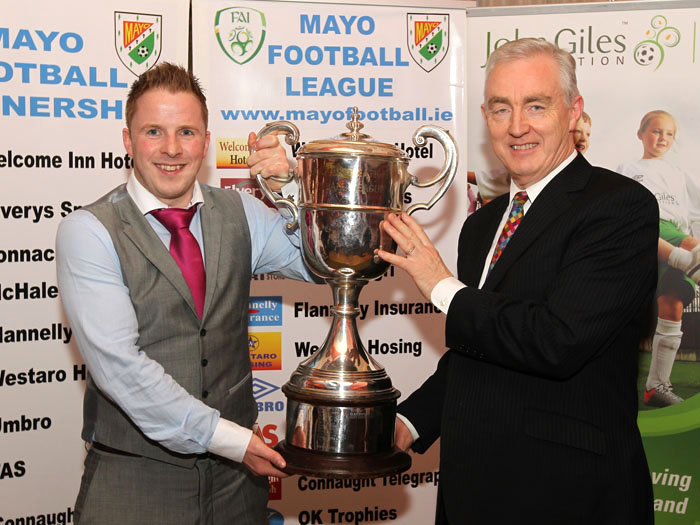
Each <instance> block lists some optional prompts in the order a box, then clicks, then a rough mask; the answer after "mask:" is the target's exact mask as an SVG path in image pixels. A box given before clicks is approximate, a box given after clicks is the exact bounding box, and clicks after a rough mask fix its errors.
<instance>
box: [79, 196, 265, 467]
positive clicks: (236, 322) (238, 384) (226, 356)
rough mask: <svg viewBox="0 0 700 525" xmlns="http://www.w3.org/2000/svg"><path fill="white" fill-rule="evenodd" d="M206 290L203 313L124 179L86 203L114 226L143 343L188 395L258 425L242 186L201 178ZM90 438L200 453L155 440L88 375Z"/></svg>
mask: <svg viewBox="0 0 700 525" xmlns="http://www.w3.org/2000/svg"><path fill="white" fill-rule="evenodd" d="M202 193H203V196H204V203H205V204H204V206H203V207H202V210H201V218H202V233H203V238H204V253H205V264H206V296H205V300H204V313H203V315H202V319H201V320H200V319H199V317H198V316H197V312H196V310H195V306H194V301H193V299H192V294H191V292H190V289H189V287H188V286H187V283H186V282H185V279H184V278H183V276H182V272H181V271H180V268H179V267H178V266H177V263H175V260H174V259H173V258H172V256H171V255H170V253H169V251H168V249H167V248H166V247H165V246H164V245H163V242H162V241H161V240H160V239H159V238H158V236H157V235H156V233H155V232H154V231H153V229H152V228H151V226H150V225H149V224H148V222H147V221H146V219H145V218H144V217H143V215H142V214H141V212H140V211H139V210H138V208H137V207H136V205H135V204H134V201H133V200H132V199H131V197H129V195H128V194H127V192H126V185H121V186H119V187H118V188H116V189H114V190H113V191H111V192H110V193H108V194H107V195H105V196H104V197H102V198H101V199H100V200H98V201H97V202H95V203H93V204H90V205H89V206H87V207H86V208H85V209H87V210H88V211H90V212H92V213H93V214H94V215H95V216H96V217H97V218H98V219H99V220H100V222H101V223H102V224H104V226H105V228H107V231H108V232H109V235H110V236H111V238H112V241H113V243H114V247H115V248H116V251H117V255H118V256H119V261H120V263H121V270H122V275H123V278H124V283H125V284H126V286H127V287H128V288H129V293H130V295H131V302H132V303H133V305H134V309H135V311H136V317H137V319H138V324H139V339H138V341H137V344H138V346H139V347H140V348H141V350H142V351H144V352H145V353H146V354H147V355H148V357H150V358H151V359H153V360H155V361H157V362H158V363H160V364H161V365H162V366H163V367H164V368H165V372H166V373H167V374H169V375H171V376H172V377H173V379H175V381H177V382H178V383H179V384H180V385H181V386H182V387H183V388H184V389H185V390H187V392H189V393H190V394H192V395H193V396H195V397H196V398H197V399H200V400H202V401H203V402H204V403H206V404H207V405H209V406H211V407H213V408H216V409H217V410H219V411H220V412H221V416H222V417H224V418H226V419H229V420H231V421H234V422H236V423H238V424H240V425H243V426H244V427H248V428H251V427H252V425H253V423H254V422H255V418H256V417H257V407H256V404H255V400H254V399H253V392H252V381H251V371H250V357H249V352H248V300H249V293H250V277H251V270H250V266H251V247H250V233H249V228H248V222H247V220H246V217H245V213H244V210H243V205H242V203H241V199H240V196H239V195H238V192H236V191H231V190H222V189H217V188H212V187H209V186H206V185H202ZM83 411H84V414H83V433H82V435H83V439H85V440H86V441H89V440H91V439H92V436H93V432H94V439H95V441H97V442H99V443H102V444H103V445H107V446H109V447H112V448H115V449H118V450H122V451H125V452H129V453H132V454H138V455H140V456H146V457H149V458H153V459H156V460H159V461H165V462H167V463H172V464H176V465H182V466H191V465H193V464H194V461H195V460H196V458H197V456H196V455H185V454H178V453H175V452H172V451H170V450H168V449H166V448H165V447H163V446H161V445H159V444H158V443H157V442H155V441H152V440H150V439H149V438H147V437H146V436H145V435H144V434H143V432H141V431H140V430H139V429H138V428H137V427H136V425H134V423H132V422H131V420H130V419H129V417H128V416H127V415H126V414H125V413H124V412H123V411H122V410H121V409H120V408H119V407H118V406H117V404H116V403H114V402H112V401H110V400H109V399H108V398H107V397H106V396H105V395H104V394H103V393H102V392H101V391H100V390H99V389H98V388H97V387H96V386H95V383H94V382H93V381H92V380H91V379H90V377H89V376H88V381H87V389H86V392H85V401H84V407H83Z"/></svg>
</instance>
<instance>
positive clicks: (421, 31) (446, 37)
mask: <svg viewBox="0 0 700 525" xmlns="http://www.w3.org/2000/svg"><path fill="white" fill-rule="evenodd" d="M406 26H407V27H406V29H407V33H408V52H409V53H410V54H411V57H412V58H413V60H414V61H415V62H416V64H418V65H419V66H420V67H422V68H423V69H424V70H425V71H428V72H430V71H432V70H433V69H435V68H436V67H437V66H438V65H439V64H440V62H442V60H443V58H445V56H446V55H447V49H448V48H449V46H450V15H447V14H433V13H408V14H407V15H406Z"/></svg>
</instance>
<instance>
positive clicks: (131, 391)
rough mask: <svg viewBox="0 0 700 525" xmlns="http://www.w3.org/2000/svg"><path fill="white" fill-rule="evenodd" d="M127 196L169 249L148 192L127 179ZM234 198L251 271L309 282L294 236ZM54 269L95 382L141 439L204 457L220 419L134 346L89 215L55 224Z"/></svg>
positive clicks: (116, 279) (103, 240)
mask: <svg viewBox="0 0 700 525" xmlns="http://www.w3.org/2000/svg"><path fill="white" fill-rule="evenodd" d="M127 191H128V192H129V194H130V195H131V196H132V198H133V199H134V201H135V202H136V204H137V206H138V207H139V209H140V210H141V212H143V213H144V214H145V218H146V220H147V221H148V223H149V224H150V225H151V227H152V228H153V230H154V231H155V233H156V234H157V235H158V237H159V238H160V239H161V241H163V244H164V245H165V246H166V247H169V246H170V233H169V232H168V230H166V229H165V227H164V226H163V225H162V224H161V223H160V222H158V221H157V220H156V219H155V218H154V217H153V216H152V215H150V214H148V212H149V211H151V210H152V209H155V208H165V207H167V206H166V205H164V204H163V203H161V202H160V201H158V200H157V199H156V198H155V197H154V196H153V195H152V194H150V193H148V191H147V190H146V189H145V188H144V187H143V186H141V185H140V184H139V183H138V181H136V179H135V178H134V176H133V174H132V175H131V177H130V179H129V182H128V183H127ZM241 199H242V201H243V208H244V211H245V215H246V218H247V220H248V227H249V230H250V240H251V253H252V259H251V270H252V272H253V273H254V274H261V273H273V272H274V273H277V274H280V275H284V276H285V277H290V278H293V279H300V280H306V281H312V280H313V277H312V275H311V274H310V272H309V271H308V269H307V268H306V266H305V265H304V262H303V260H302V257H301V250H300V249H299V244H300V237H299V235H298V233H297V234H296V235H290V234H288V233H287V232H286V231H285V228H284V225H285V219H284V218H283V217H282V216H280V214H279V213H277V212H276V211H274V210H272V209H270V208H268V207H267V206H265V204H263V203H262V202H261V201H260V200H259V199H257V198H255V197H252V196H250V195H248V194H246V193H241ZM198 202H200V203H202V202H203V201H202V199H201V190H200V188H199V185H198V184H197V185H196V187H195V191H194V194H193V200H192V203H191V204H192V205H193V204H197V203H198ZM154 206H155V207H154ZM202 206H205V204H200V205H199V208H198V210H197V212H196V214H195V215H194V217H193V219H192V223H191V224H190V230H191V231H192V233H193V235H194V236H195V238H196V239H197V241H198V242H199V244H200V247H202V257H204V251H203V242H202V224H201V217H200V211H201V208H202ZM205 265H206V259H205ZM56 267H57V273H58V284H59V290H60V293H61V297H62V300H63V304H64V308H65V311H66V314H67V316H68V319H69V321H70V323H71V327H72V329H73V334H74V335H75V338H76V341H77V343H78V347H79V349H80V352H81V354H82V356H83V359H84V360H85V363H86V365H87V367H88V369H89V371H90V374H91V376H92V378H93V380H94V381H95V384H96V385H97V386H98V387H99V388H100V390H101V391H102V392H103V393H104V394H105V395H107V397H109V398H110V399H112V400H113V401H115V402H116V403H117V404H118V405H119V406H120V407H121V408H122V409H123V410H124V411H125V412H126V414H127V415H128V416H129V417H130V418H131V420H132V421H133V422H134V423H135V424H136V425H137V426H138V427H139V428H140V429H141V430H142V431H143V432H144V434H146V436H148V437H149V438H151V439H153V440H155V441H158V442H160V443H161V444H162V445H163V446H165V447H167V448H169V449H170V450H173V451H175V452H180V453H184V454H187V453H195V454H199V453H203V452H206V451H207V450H208V447H209V446H210V442H211V439H212V436H213V434H214V431H215V429H216V427H217V425H218V423H219V420H220V418H219V412H218V411H217V410H215V409H213V408H211V407H209V406H207V405H206V404H204V403H203V402H201V401H200V400H198V399H196V398H195V397H194V396H191V395H190V394H189V393H188V392H187V391H186V390H185V389H184V388H182V387H181V386H180V385H179V384H178V383H177V382H176V381H174V380H173V378H172V377H170V376H169V375H168V374H166V373H165V371H164V370H163V367H162V366H161V365H160V364H159V363H158V362H156V361H153V360H152V359H149V358H148V356H147V355H146V354H145V353H144V352H142V351H141V349H140V348H139V347H138V346H137V344H136V342H137V340H138V337H139V333H138V320H137V318H136V313H135V311H134V308H133V305H132V304H131V300H130V298H129V289H128V288H127V287H126V286H125V285H124V281H123V278H122V272H121V265H120V262H119V257H118V256H117V252H116V250H115V248H114V244H113V243H112V240H111V238H110V235H109V233H108V232H107V230H106V229H105V227H104V225H103V224H102V223H101V222H100V221H99V220H98V219H97V218H96V217H95V216H94V215H93V214H92V213H90V212H88V211H86V210H76V211H74V212H73V213H71V214H70V215H68V216H67V217H65V218H64V219H63V220H62V221H61V223H60V225H59V227H58V232H57V236H56ZM221 422H222V423H223V422H224V420H223V419H221ZM228 423H230V422H228ZM230 425H234V424H232V423H230V424H229V426H230ZM241 430H243V429H241ZM249 439H250V430H246V432H244V433H242V434H239V441H240V443H239V447H240V448H242V452H245V448H246V447H247V444H248V440H249ZM236 455H237V456H238V454H236ZM240 458H242V454H240ZM231 459H236V460H240V459H239V458H238V457H236V458H231Z"/></svg>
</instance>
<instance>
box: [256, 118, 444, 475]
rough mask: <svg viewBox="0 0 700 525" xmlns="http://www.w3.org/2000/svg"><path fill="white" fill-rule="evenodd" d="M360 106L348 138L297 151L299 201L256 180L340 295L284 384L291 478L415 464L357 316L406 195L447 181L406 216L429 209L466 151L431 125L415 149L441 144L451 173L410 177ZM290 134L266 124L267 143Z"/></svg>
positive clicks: (382, 471) (293, 138)
mask: <svg viewBox="0 0 700 525" xmlns="http://www.w3.org/2000/svg"><path fill="white" fill-rule="evenodd" d="M362 127H363V124H362V123H361V122H360V118H359V113H358V111H357V108H353V113H352V117H351V120H350V122H348V123H347V128H348V129H349V131H348V132H346V133H343V134H341V135H340V136H339V137H338V138H336V139H329V140H319V141H312V142H309V143H307V144H305V145H304V146H302V147H301V148H300V149H299V151H298V153H297V160H298V165H297V168H296V169H294V170H290V174H289V177H288V178H286V179H276V180H278V181H281V182H288V181H292V180H293V181H295V182H296V183H297V185H298V187H299V198H298V203H295V202H294V201H293V200H291V199H287V198H283V197H281V196H279V195H277V194H275V193H273V192H272V191H271V190H270V188H269V186H268V184H267V182H266V180H265V179H264V178H263V177H262V176H260V175H258V176H257V180H258V184H259V185H260V187H261V189H262V191H263V193H264V194H265V196H266V197H267V198H268V199H269V200H270V201H272V202H273V203H274V204H275V205H276V206H277V207H278V208H279V209H280V210H283V209H286V210H288V211H289V212H290V213H291V220H290V222H289V223H288V224H287V228H289V229H290V230H293V229H296V228H300V230H301V243H302V250H303V256H304V260H305V262H306V264H307V265H308V266H309V268H310V269H311V270H312V271H313V272H314V273H315V274H316V275H318V276H319V277H322V278H323V279H325V281H326V282H327V283H328V284H329V285H330V287H331V290H332V292H333V308H332V323H331V328H330V331H329V333H328V335H327V337H326V340H325V342H324V343H323V345H321V346H320V347H319V350H318V351H317V352H316V353H315V354H314V355H312V356H311V357H309V358H308V359H306V360H305V361H303V362H302V363H301V364H300V365H299V366H298V367H297V369H296V371H295V372H294V373H293V374H292V376H291V377H290V379H289V381H288V382H287V383H286V384H285V385H284V386H283V387H282V392H283V393H284V394H285V396H286V397H287V415H286V423H285V426H286V436H285V437H286V439H285V440H284V441H281V442H280V443H279V444H278V445H277V450H278V451H279V452H280V453H281V454H282V456H284V458H285V460H286V462H287V467H286V469H285V472H287V473H290V474H305V475H309V476H314V477H335V478H373V477H379V476H386V475H391V474H395V473H398V472H403V471H404V470H407V469H408V468H409V467H410V466H411V458H410V456H409V455H408V454H406V453H405V452H403V451H400V450H399V449H398V448H397V447H396V445H395V441H394V438H395V435H394V431H395V421H396V400H397V399H398V398H399V396H400V392H399V391H398V390H397V389H396V388H394V387H393V386H392V383H391V380H390V378H389V376H388V375H387V373H386V371H385V370H384V367H382V365H380V364H379V363H378V362H377V361H375V360H374V359H373V358H372V357H371V356H370V355H369V354H368V352H367V350H366V349H365V348H364V346H363V345H362V342H361V340H360V337H359V334H358V332H357V324H356V318H357V316H358V315H359V313H360V310H359V307H358V304H359V303H358V297H359V294H360V291H361V290H362V287H363V286H365V285H366V284H367V283H368V282H370V281H372V280H374V279H377V278H378V277H380V276H381V275H383V274H384V273H385V272H386V271H387V269H388V267H389V264H388V263H387V262H385V261H383V260H382V259H380V258H379V257H377V256H376V255H375V254H374V251H375V249H378V248H379V249H382V250H385V251H389V252H392V253H393V252H395V251H396V243H395V242H394V241H393V239H392V238H391V237H390V236H389V235H387V234H386V233H385V232H384V230H383V229H382V228H381V226H380V224H381V222H382V221H383V220H384V219H385V217H386V216H387V214H389V213H400V212H401V211H402V210H403V196H404V193H405V191H406V189H407V188H408V187H409V186H411V185H413V186H417V187H427V186H432V185H434V184H437V183H439V182H441V183H442V184H441V185H440V187H439V189H438V191H437V192H436V193H435V194H434V196H433V197H432V199H431V200H430V201H429V202H427V203H416V204H413V205H411V206H410V207H409V208H408V209H407V210H406V211H407V213H413V212H414V211H416V210H420V209H430V208H431V207H432V206H433V205H434V204H435V203H436V202H437V201H438V200H439V199H440V198H441V197H442V196H443V195H444V194H445V192H446V191H447V189H448V188H449V187H450V185H451V184H452V181H453V179H454V176H455V173H456V170H457V148H456V145H455V143H454V140H453V139H452V137H451V136H450V134H449V133H448V132H447V131H446V130H444V129H442V128H439V127H436V126H422V127H421V128H419V129H418V130H416V132H415V133H414V136H413V142H414V144H415V145H417V146H418V145H423V144H425V141H426V137H428V138H433V139H435V140H436V141H437V142H438V143H440V144H441V145H442V147H443V149H444V152H445V161H444V164H443V166H442V169H441V170H440V171H439V173H438V174H437V175H436V176H435V177H433V178H432V179H430V180H428V181H425V182H420V181H418V180H417V179H416V178H415V177H414V176H413V175H411V174H410V173H408V163H409V159H408V157H407V155H406V154H405V153H404V152H403V151H402V150H400V149H398V148H397V147H395V146H393V145H390V144H384V143H380V142H376V141H373V140H372V139H371V137H369V136H368V135H366V134H364V133H361V129H362ZM272 132H279V133H281V134H284V135H286V142H287V144H290V145H294V144H297V143H298V141H299V131H298V129H297V127H296V126H295V125H294V124H292V123H291V122H288V121H278V122H273V123H270V124H267V125H266V126H265V127H263V129H262V130H260V133H259V134H258V136H259V137H263V136H265V135H267V134H270V133H272Z"/></svg>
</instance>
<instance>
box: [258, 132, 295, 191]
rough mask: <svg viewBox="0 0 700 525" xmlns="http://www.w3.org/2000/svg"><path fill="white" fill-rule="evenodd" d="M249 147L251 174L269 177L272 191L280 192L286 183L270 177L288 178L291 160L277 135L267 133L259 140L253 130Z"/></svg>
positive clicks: (268, 181)
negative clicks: (289, 160) (288, 159)
mask: <svg viewBox="0 0 700 525" xmlns="http://www.w3.org/2000/svg"><path fill="white" fill-rule="evenodd" d="M248 148H249V149H250V154H249V155H248V167H249V168H250V176H251V177H255V176H256V175H257V174H258V173H259V174H260V175H262V176H263V177H264V178H265V179H267V184H268V186H269V187H270V189H271V190H272V191H274V192H279V191H280V190H281V189H282V187H283V186H284V185H285V184H286V183H285V182H279V181H277V180H274V179H271V178H269V177H271V176H274V177H278V178H281V179H286V178H287V177H288V175H289V162H288V161H287V153H286V151H285V150H284V148H283V147H282V145H281V144H280V142H279V140H278V139H277V135H276V134H270V135H266V136H265V137H263V138H261V139H260V140H258V137H257V135H256V134H255V133H253V132H252V131H251V132H250V134H249V135H248Z"/></svg>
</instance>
